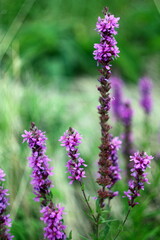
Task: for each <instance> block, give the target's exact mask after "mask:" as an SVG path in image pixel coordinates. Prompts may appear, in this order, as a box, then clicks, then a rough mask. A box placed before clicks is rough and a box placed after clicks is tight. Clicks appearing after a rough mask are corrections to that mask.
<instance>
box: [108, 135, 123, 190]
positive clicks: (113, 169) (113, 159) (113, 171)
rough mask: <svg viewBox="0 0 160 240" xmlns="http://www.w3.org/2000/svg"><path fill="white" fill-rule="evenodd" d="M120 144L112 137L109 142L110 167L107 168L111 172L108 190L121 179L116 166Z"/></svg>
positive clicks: (120, 142)
mask: <svg viewBox="0 0 160 240" xmlns="http://www.w3.org/2000/svg"><path fill="white" fill-rule="evenodd" d="M121 144H122V141H121V140H120V139H119V138H118V137H114V138H113V137H112V140H111V146H112V150H111V155H110V159H111V162H112V165H111V166H110V168H109V170H110V172H111V174H110V178H111V184H110V185H108V186H107V187H108V188H109V189H111V188H112V187H113V186H114V184H115V183H116V182H117V181H118V180H120V179H121V175H120V171H121V170H120V168H119V164H118V150H119V149H120V147H121Z"/></svg>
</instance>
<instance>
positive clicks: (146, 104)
mask: <svg viewBox="0 0 160 240" xmlns="http://www.w3.org/2000/svg"><path fill="white" fill-rule="evenodd" d="M139 89H140V94H141V99H140V105H141V107H142V108H143V109H144V111H145V113H146V114H150V113H151V110H152V96H151V91H152V81H151V79H150V78H148V77H143V78H141V79H140V82H139Z"/></svg>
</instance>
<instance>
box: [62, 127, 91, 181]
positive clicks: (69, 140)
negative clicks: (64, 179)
mask: <svg viewBox="0 0 160 240" xmlns="http://www.w3.org/2000/svg"><path fill="white" fill-rule="evenodd" d="M81 139H82V137H81V135H80V134H79V133H78V132H77V131H76V130H75V129H73V128H69V130H67V131H66V132H65V133H64V135H63V136H62V137H60V139H59V141H60V142H61V146H63V147H65V148H66V151H67V155H68V157H69V158H70V159H69V161H68V162H67V164H66V167H67V172H68V173H69V174H70V176H68V178H69V179H71V181H70V184H72V183H73V182H74V181H81V180H82V178H85V177H86V176H85V170H84V167H87V165H86V164H85V163H84V160H83V159H82V158H80V157H79V155H80V153H79V152H78V148H77V147H78V146H79V144H80V143H81Z"/></svg>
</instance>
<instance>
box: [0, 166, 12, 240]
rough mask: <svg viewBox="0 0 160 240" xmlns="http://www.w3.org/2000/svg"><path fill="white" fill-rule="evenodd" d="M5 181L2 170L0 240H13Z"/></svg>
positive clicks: (0, 170) (0, 180) (0, 181)
mask: <svg viewBox="0 0 160 240" xmlns="http://www.w3.org/2000/svg"><path fill="white" fill-rule="evenodd" d="M4 181H5V173H4V171H3V170H2V169H0V239H2V240H11V239H12V238H13V237H14V236H12V235H11V234H10V229H9V228H10V227H11V225H12V224H11V219H10V214H7V213H6V211H7V206H8V205H9V202H8V197H7V196H8V195H9V194H8V189H5V188H4V187H3V183H2V182H4Z"/></svg>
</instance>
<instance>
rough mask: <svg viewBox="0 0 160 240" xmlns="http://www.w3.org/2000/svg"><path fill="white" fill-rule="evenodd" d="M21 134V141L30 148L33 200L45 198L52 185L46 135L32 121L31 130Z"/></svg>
mask: <svg viewBox="0 0 160 240" xmlns="http://www.w3.org/2000/svg"><path fill="white" fill-rule="evenodd" d="M24 133H25V134H23V135H22V137H23V138H24V139H23V142H25V141H26V142H27V143H28V145H29V147H30V149H31V150H32V156H31V157H29V158H28V159H29V166H30V167H31V168H32V170H33V171H32V175H31V177H32V181H31V184H32V185H33V189H34V194H35V195H36V198H35V201H40V199H44V200H45V199H46V198H47V196H49V194H50V188H51V187H52V186H53V185H52V182H51V180H50V179H49V176H51V175H52V174H53V173H52V171H51V170H52V168H50V167H49V164H48V162H49V161H51V160H50V159H49V158H48V156H47V155H45V152H46V143H45V141H46V139H47V138H46V137H45V135H44V132H42V131H41V130H38V128H37V127H36V126H35V124H34V123H32V127H31V130H30V131H29V132H27V131H26V130H25V131H24Z"/></svg>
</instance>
